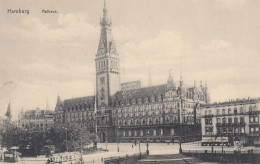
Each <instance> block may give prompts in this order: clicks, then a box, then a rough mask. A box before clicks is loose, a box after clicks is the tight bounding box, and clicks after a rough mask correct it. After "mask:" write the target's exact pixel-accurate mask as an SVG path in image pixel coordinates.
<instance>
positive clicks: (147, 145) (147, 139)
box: [146, 133, 149, 154]
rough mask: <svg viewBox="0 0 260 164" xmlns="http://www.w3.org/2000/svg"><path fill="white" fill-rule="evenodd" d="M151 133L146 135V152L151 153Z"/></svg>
mask: <svg viewBox="0 0 260 164" xmlns="http://www.w3.org/2000/svg"><path fill="white" fill-rule="evenodd" d="M148 137H149V134H148V133H147V135H146V154H149V138H148Z"/></svg>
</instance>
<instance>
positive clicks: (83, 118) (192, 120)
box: [54, 4, 209, 142]
mask: <svg viewBox="0 0 260 164" xmlns="http://www.w3.org/2000/svg"><path fill="white" fill-rule="evenodd" d="M100 27H101V34H100V39H99V44H98V50H97V54H96V58H95V67H96V89H95V90H96V93H95V95H93V96H88V97H79V98H72V99H67V100H64V101H61V99H60V96H58V98H57V104H56V108H55V119H54V121H55V126H57V127H67V126H79V127H81V128H85V129H87V130H89V132H90V133H92V134H95V133H97V136H98V139H99V141H100V142H116V141H120V142H130V141H131V142H133V141H136V140H139V141H141V142H144V141H146V140H147V139H149V141H150V142H172V141H173V140H175V142H176V141H178V140H179V139H180V138H182V140H183V141H193V140H200V139H201V125H200V112H199V106H200V104H206V103H209V93H208V88H207V86H206V85H203V84H202V83H200V84H198V85H197V84H196V82H194V85H193V86H190V87H185V86H186V85H185V86H184V81H183V80H182V78H180V79H179V82H175V81H174V80H173V76H172V74H171V73H169V77H168V79H165V83H164V84H161V85H157V86H149V87H141V83H140V81H134V82H128V83H123V84H121V83H120V71H119V70H120V69H119V68H120V60H119V56H120V55H119V52H118V51H117V49H116V45H115V41H114V39H113V36H112V21H111V19H110V18H109V17H108V10H107V8H106V4H104V8H103V17H102V19H101V21H100Z"/></svg>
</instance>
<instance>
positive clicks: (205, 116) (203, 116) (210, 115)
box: [201, 114, 214, 118]
mask: <svg viewBox="0 0 260 164" xmlns="http://www.w3.org/2000/svg"><path fill="white" fill-rule="evenodd" d="M213 116H214V115H213V114H207V115H202V116H201V117H202V118H213Z"/></svg>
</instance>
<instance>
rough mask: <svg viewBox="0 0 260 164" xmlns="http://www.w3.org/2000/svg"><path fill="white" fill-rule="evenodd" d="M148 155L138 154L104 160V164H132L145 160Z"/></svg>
mask: <svg viewBox="0 0 260 164" xmlns="http://www.w3.org/2000/svg"><path fill="white" fill-rule="evenodd" d="M146 155H147V154H146V153H136V154H133V155H125V156H119V157H109V158H104V164H114V163H116V164H132V163H135V162H136V161H138V160H140V159H142V158H144V157H145V156H146Z"/></svg>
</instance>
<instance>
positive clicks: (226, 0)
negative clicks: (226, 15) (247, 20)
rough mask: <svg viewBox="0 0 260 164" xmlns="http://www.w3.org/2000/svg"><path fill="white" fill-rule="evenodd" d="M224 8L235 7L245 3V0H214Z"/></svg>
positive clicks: (240, 6)
mask: <svg viewBox="0 0 260 164" xmlns="http://www.w3.org/2000/svg"><path fill="white" fill-rule="evenodd" d="M215 1H216V2H217V3H219V4H220V5H221V7H223V8H225V9H237V8H242V7H244V6H245V5H247V0H215Z"/></svg>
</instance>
